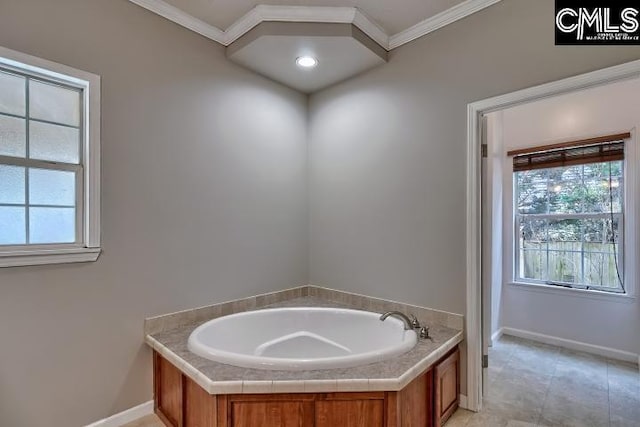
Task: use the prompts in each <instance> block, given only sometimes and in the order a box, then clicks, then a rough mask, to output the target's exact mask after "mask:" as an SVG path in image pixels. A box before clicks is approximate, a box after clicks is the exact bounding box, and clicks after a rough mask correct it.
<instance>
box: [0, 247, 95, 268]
mask: <svg viewBox="0 0 640 427" xmlns="http://www.w3.org/2000/svg"><path fill="white" fill-rule="evenodd" d="M100 251H101V249H100V248H73V249H42V250H32V251H14V252H0V267H23V266H27V265H45V264H69V263H74V262H93V261H95V260H97V259H98V256H100Z"/></svg>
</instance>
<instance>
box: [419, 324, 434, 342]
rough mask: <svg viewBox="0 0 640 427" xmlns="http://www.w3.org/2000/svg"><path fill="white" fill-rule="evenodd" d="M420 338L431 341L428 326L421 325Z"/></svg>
mask: <svg viewBox="0 0 640 427" xmlns="http://www.w3.org/2000/svg"><path fill="white" fill-rule="evenodd" d="M420 338H422V339H426V340H431V341H433V338H431V337H430V336H429V327H428V326H423V327H422V329H420Z"/></svg>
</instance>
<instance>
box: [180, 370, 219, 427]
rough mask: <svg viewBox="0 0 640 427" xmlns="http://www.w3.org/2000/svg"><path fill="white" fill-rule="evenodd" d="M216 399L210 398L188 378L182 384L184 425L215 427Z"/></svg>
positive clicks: (189, 426) (187, 426)
mask: <svg viewBox="0 0 640 427" xmlns="http://www.w3.org/2000/svg"><path fill="white" fill-rule="evenodd" d="M216 412H217V408H216V397H215V396H211V395H210V394H209V393H207V392H206V391H205V390H204V389H202V388H201V387H200V386H199V385H198V384H196V383H195V382H193V381H192V380H191V379H189V378H185V383H184V425H185V426H186V427H216V425H217V421H216V419H217V418H216V416H217V413H216Z"/></svg>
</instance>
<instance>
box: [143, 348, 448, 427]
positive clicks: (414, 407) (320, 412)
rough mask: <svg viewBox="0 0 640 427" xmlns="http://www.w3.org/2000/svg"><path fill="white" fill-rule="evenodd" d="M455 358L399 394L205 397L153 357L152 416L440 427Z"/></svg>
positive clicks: (171, 424) (232, 423)
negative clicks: (153, 406) (153, 410)
mask: <svg viewBox="0 0 640 427" xmlns="http://www.w3.org/2000/svg"><path fill="white" fill-rule="evenodd" d="M453 354H455V355H457V354H458V353H457V350H456V352H454V353H451V354H450V355H448V356H447V357H446V358H445V359H443V361H442V362H439V363H438V364H436V365H435V367H434V368H433V369H429V370H427V371H426V372H424V373H423V374H422V375H420V376H419V377H417V378H416V379H415V380H414V381H412V382H411V383H410V384H409V385H407V386H406V387H405V388H404V389H402V390H401V391H397V392H396V391H388V392H367V393H358V392H353V393H293V394H230V395H209V394H208V393H207V392H206V391H205V390H203V389H202V388H201V387H200V386H198V385H197V384H196V383H194V382H193V381H192V380H191V379H190V378H188V377H187V376H185V375H183V374H182V373H181V372H180V371H179V370H178V369H177V368H176V367H174V366H173V365H172V364H171V363H170V362H168V361H167V360H165V359H164V358H163V357H162V356H160V355H159V354H158V353H156V352H154V355H153V357H154V359H153V360H154V402H155V411H156V414H158V416H159V417H160V419H161V420H162V421H163V422H164V423H165V424H166V425H167V426H168V427H431V426H436V425H437V426H440V425H441V423H442V422H444V420H446V418H448V416H450V414H451V413H453V412H452V411H454V410H455V409H452V408H454V407H455V408H457V401H458V396H457V393H456V395H455V398H452V391H451V386H450V384H451V381H452V380H451V376H452V375H456V376H457V375H459V373H458V371H459V370H458V369H452V368H451V366H456V365H455V364H456V363H457V362H455V361H454V362H451V360H452V359H451V356H452V355H453ZM456 360H457V359H456ZM442 363H445V365H442ZM439 368H441V369H439ZM455 381H457V380H455ZM455 381H454V383H455ZM456 391H457V390H456ZM443 393H444V394H443ZM452 399H453V400H455V401H452ZM444 404H446V406H447V407H446V408H443V406H444ZM442 411H444V412H446V413H445V414H443V413H442ZM443 415H444V416H443Z"/></svg>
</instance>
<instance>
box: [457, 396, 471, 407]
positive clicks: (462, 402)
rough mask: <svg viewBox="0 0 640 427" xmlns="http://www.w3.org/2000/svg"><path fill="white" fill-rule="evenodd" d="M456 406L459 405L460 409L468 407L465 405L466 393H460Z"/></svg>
mask: <svg viewBox="0 0 640 427" xmlns="http://www.w3.org/2000/svg"><path fill="white" fill-rule="evenodd" d="M458 406H459V407H461V408H462V409H469V406H468V405H467V396H466V395H464V394H461V395H460V396H459V399H458Z"/></svg>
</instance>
